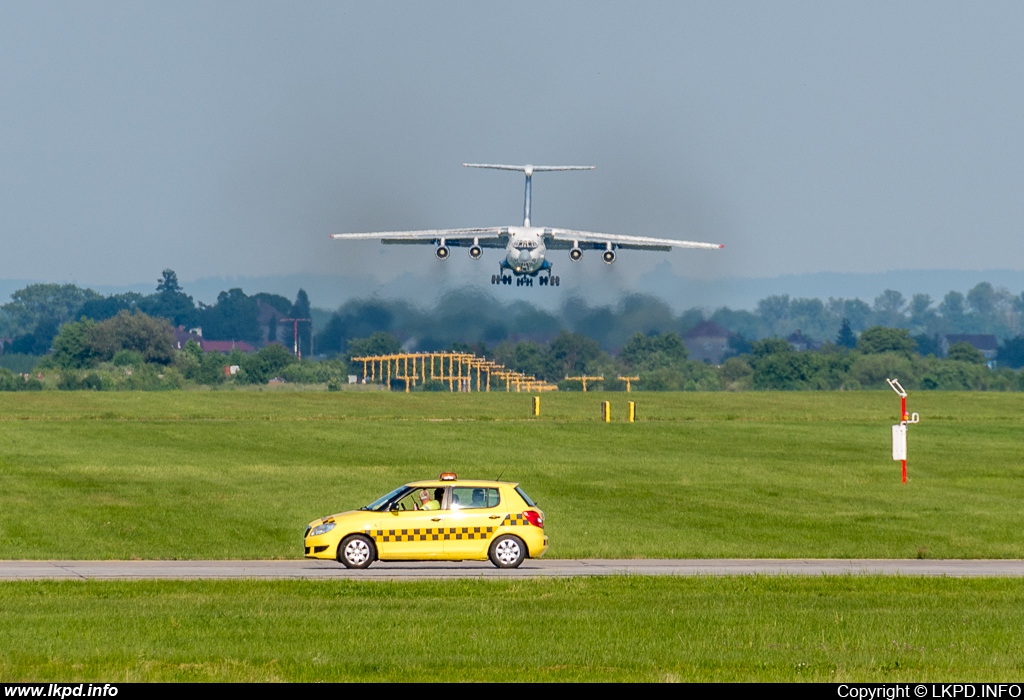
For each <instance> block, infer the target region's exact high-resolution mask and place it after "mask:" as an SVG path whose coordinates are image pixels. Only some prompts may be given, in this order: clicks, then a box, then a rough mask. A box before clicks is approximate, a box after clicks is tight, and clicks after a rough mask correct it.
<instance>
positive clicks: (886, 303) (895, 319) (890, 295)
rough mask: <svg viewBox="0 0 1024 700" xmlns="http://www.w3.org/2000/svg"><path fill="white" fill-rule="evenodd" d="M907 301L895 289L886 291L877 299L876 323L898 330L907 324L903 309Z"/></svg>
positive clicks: (875, 308) (875, 307)
mask: <svg viewBox="0 0 1024 700" xmlns="http://www.w3.org/2000/svg"><path fill="white" fill-rule="evenodd" d="M906 305H907V300H906V299H904V298H903V295H902V294H900V293H899V292H897V291H896V290H895V289H886V290H885V291H884V292H882V293H881V294H879V295H878V296H877V297H875V306H874V317H875V323H876V324H878V325H880V326H889V327H890V328H898V327H900V326H904V325H906V323H907V317H906V316H905V315H904V314H903V308H904V307H905V306H906Z"/></svg>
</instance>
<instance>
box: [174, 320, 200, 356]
mask: <svg viewBox="0 0 1024 700" xmlns="http://www.w3.org/2000/svg"><path fill="white" fill-rule="evenodd" d="M190 340H194V341H196V342H197V343H198V344H199V345H200V346H202V344H203V329H202V328H191V329H189V330H185V326H178V327H177V328H175V329H174V349H175V350H181V349H182V348H184V347H185V346H186V345H187V344H188V341H190Z"/></svg>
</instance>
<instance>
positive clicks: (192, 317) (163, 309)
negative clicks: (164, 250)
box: [138, 269, 248, 340]
mask: <svg viewBox="0 0 1024 700" xmlns="http://www.w3.org/2000/svg"><path fill="white" fill-rule="evenodd" d="M138 306H139V308H140V309H141V310H142V311H144V312H146V314H148V315H149V316H159V317H160V318H165V319H167V320H168V321H170V322H171V323H173V324H174V325H175V326H191V325H192V324H193V323H195V321H196V318H197V315H196V305H195V302H194V301H192V297H190V296H189V295H188V294H185V292H183V291H182V290H181V285H180V284H178V275H177V274H175V272H174V270H171V269H167V270H164V272H163V275H162V276H161V278H160V279H159V280H158V281H157V285H156V294H151V295H149V296H148V297H145V298H144V299H142V300H141V301H140V302H139V304H138ZM246 340H248V339H246Z"/></svg>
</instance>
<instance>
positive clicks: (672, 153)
mask: <svg viewBox="0 0 1024 700" xmlns="http://www.w3.org/2000/svg"><path fill="white" fill-rule="evenodd" d="M1022 35H1024V4H1022V3H1019V2H986V3H970V4H968V3H962V2H959V3H955V2H936V1H929V2H898V3H893V2H857V3H815V2H771V3H764V2H730V3H710V2H681V1H678V0H676V1H673V2H665V3H658V2H647V3H640V4H629V5H627V4H626V3H607V2H605V3H602V2H550V1H547V2H536V3H534V2H517V3H500V4H499V3H478V2H466V3H459V2H454V1H448V0H446V1H445V2H441V3H416V2H382V3H365V2H360V3H344V2H312V1H310V2H302V3H285V2H254V1H249V2H237V3H236V2H212V3H211V2H184V1H181V0H175V1H174V2H156V1H154V2H145V3H139V2H126V3H116V2H101V1H97V2H89V3H73V2H40V1H32V2H18V1H16V0H14V1H11V2H5V3H2V4H0V242H2V255H0V278H2V279H9V280H34V281H51V282H58V281H60V282H67V281H74V282H76V283H78V284H82V285H93V286H97V285H99V286H103V285H107V286H117V285H132V284H135V283H137V282H140V281H146V283H147V284H155V281H156V279H157V277H158V276H159V273H160V271H161V270H162V269H164V268H167V267H170V268H173V269H175V270H176V271H177V273H178V275H179V278H180V279H181V280H182V281H184V282H187V281H189V280H197V279H201V278H226V279H230V278H234V277H246V278H253V277H259V276H267V275H276V276H291V277H289V279H293V278H295V276H298V278H301V276H302V275H310V276H324V275H334V276H341V277H345V278H351V279H366V278H375V279H377V280H381V281H386V280H394V279H397V278H401V277H402V276H403V275H405V276H408V275H420V276H425V277H431V276H436V277H437V278H438V279H443V280H450V281H452V283H454V282H456V281H458V280H459V279H462V278H472V279H475V280H478V281H479V282H480V283H481V284H482V285H483V286H487V285H486V284H485V282H486V281H487V279H488V278H489V275H490V273H491V272H493V271H494V270H492V269H491V268H492V267H494V268H495V269H496V268H497V259H498V255H499V253H498V252H497V251H488V252H485V257H484V260H483V261H481V262H479V263H472V262H471V261H469V260H462V259H461V257H462V256H461V255H459V254H458V251H456V256H455V257H458V258H459V259H458V260H454V259H453V260H451V261H448V262H447V263H440V262H438V261H436V260H435V259H434V257H433V255H432V254H431V252H430V250H429V249H425V248H419V247H409V248H406V247H394V246H387V247H385V246H381V245H379V244H377V243H372V242H369V243H341V242H337V241H331V240H329V239H328V234H330V233H340V232H346V231H373V230H394V229H405V228H415V229H420V228H435V227H463V226H499V225H510V224H518V223H520V222H521V219H522V188H523V183H522V177H521V176H520V175H519V174H516V173H508V172H496V171H479V170H470V169H466V168H462V167H461V165H460V164H461V163H463V162H499V163H501V162H506V163H534V164H574V165H577V164H578V165H595V166H597V169H596V170H594V171H592V172H572V173H543V174H540V175H537V176H536V177H535V178H534V191H533V222H534V223H535V224H538V225H551V226H560V227H566V228H577V229H584V230H592V231H604V232H608V233H626V234H637V235H651V236H665V237H675V238H683V239H689V240H702V241H711V242H716V243H724V244H725V246H726V247H725V249H723V250H722V251H676V252H672V253H648V252H639V251H622V253H621V254H620V257H619V261H618V262H616V263H615V265H614V266H612V268H614V271H610V270H606V269H604V268H605V266H603V265H602V264H601V263H600V261H599V260H597V256H590V258H589V259H586V260H584V261H583V262H582V263H581V264H580V265H578V266H573V267H572V268H570V263H569V262H568V259H567V258H566V259H565V260H562V259H561V257H562V255H561V254H559V255H557V256H556V257H555V258H554V260H555V262H556V267H557V268H559V272H561V274H562V279H563V284H566V282H567V281H571V280H576V281H577V282H578V281H579V280H582V279H585V278H586V279H591V280H596V281H598V282H600V281H601V280H605V279H612V280H613V281H614V282H615V284H617V285H620V286H621V287H622V288H628V287H630V286H631V285H635V284H639V283H640V282H642V280H643V279H644V277H645V276H647V275H650V274H652V271H654V270H660V271H662V272H664V271H666V270H668V271H670V272H671V274H673V275H676V276H678V277H680V278H686V279H692V280H698V281H699V280H709V281H710V280H716V279H727V278H772V277H778V276H785V275H806V274H820V273H837V274H849V273H879V272H884V271H888V270H899V269H906V270H935V269H938V270H988V269H1003V270H1012V271H1022V270H1024V242H1022V236H1021V228H1022V221H1024V42H1022V41H1021V40H1020V37H1021V36H1022ZM659 266H660V267H659ZM602 276H603V277H602ZM253 291H255V290H253ZM907 291H914V290H907ZM1014 291H1015V292H1016V291H1020V290H1014Z"/></svg>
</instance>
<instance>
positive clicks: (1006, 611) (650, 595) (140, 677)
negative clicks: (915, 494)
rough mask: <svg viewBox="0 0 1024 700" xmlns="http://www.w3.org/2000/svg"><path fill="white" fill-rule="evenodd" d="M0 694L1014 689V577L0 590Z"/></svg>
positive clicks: (1019, 638) (101, 585)
mask: <svg viewBox="0 0 1024 700" xmlns="http://www.w3.org/2000/svg"><path fill="white" fill-rule="evenodd" d="M0 617H2V618H3V619H4V625H2V626H0V677H2V678H3V679H4V680H6V681H44V680H46V681H49V680H61V681H93V680H96V681H104V682H106V681H171V680H174V681H210V680H214V681H217V680H223V681H320V680H322V681H379V680H390V681H413V682H428V681H452V680H460V681H466V680H469V681H474V680H475V681H676V680H678V681H837V682H842V681H888V682H895V681H915V680H943V681H957V680H964V681H974V682H978V681H1016V680H1019V679H1020V677H1021V673H1022V671H1024V582H1022V581H1019V580H1008V579H924V578H906V577H835V578H799V577H735V578H655V577H607V578H580V579H561V580H550V579H546V580H529V581H496V580H487V581H483V580H475V581H474V580H469V581H443V582H441V581H438V582H425V581H420V582H393V583H389V582H352V581H332V582H306V581H302V582H299V581H282V582H267V581H261V582H260V581H230V582H227V581H220V582H217V581H203V582H171V581H164V582H32V583H29V582H24V583H5V584H0Z"/></svg>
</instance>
